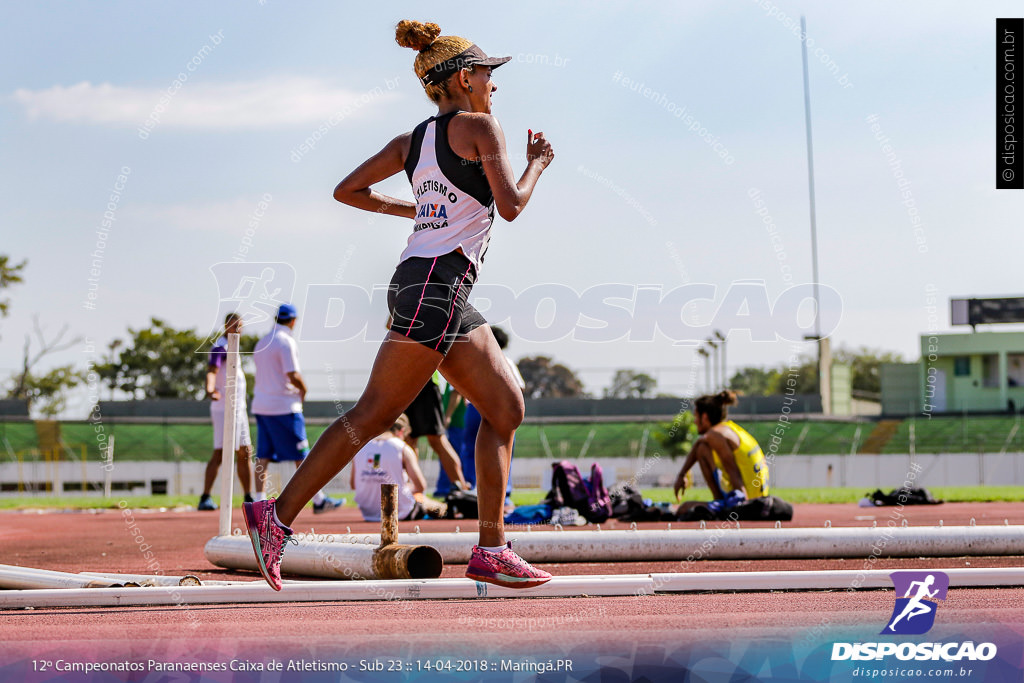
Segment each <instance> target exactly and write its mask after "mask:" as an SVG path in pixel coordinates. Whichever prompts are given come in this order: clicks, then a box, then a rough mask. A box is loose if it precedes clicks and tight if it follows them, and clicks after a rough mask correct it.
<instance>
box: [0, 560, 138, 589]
mask: <svg viewBox="0 0 1024 683" xmlns="http://www.w3.org/2000/svg"><path fill="white" fill-rule="evenodd" d="M122 583H124V582H123V581H114V580H112V579H100V578H96V577H94V576H80V575H78V574H69V573H67V572H54V571H49V570H47V569H34V568H31V567H18V566H15V565H8V564H3V565H0V588H6V589H14V590H32V589H43V588H62V589H88V590H97V589H99V588H108V587H110V586H113V585H120V584H122Z"/></svg>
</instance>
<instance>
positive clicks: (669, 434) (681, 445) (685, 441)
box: [654, 411, 697, 458]
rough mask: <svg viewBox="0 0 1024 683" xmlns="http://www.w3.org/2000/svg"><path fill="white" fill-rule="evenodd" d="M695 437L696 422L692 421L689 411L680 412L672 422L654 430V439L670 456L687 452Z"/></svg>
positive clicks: (691, 446) (691, 414)
mask: <svg viewBox="0 0 1024 683" xmlns="http://www.w3.org/2000/svg"><path fill="white" fill-rule="evenodd" d="M696 439H697V424H696V423H695V422H694V421H693V413H691V412H689V411H682V412H680V413H679V414H678V415H676V416H675V418H673V419H672V422H670V423H668V424H665V425H661V426H660V427H658V429H656V430H654V440H655V441H657V442H658V443H660V444H661V447H662V448H664V449H665V453H666V454H667V455H669V456H671V457H672V458H677V457H679V456H680V455H686V454H688V453H689V452H690V449H691V448H693V442H694V441H695V440H696Z"/></svg>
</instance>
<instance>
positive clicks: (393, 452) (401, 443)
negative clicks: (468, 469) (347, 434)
mask: <svg viewBox="0 0 1024 683" xmlns="http://www.w3.org/2000/svg"><path fill="white" fill-rule="evenodd" d="M408 433H409V418H407V417H406V416H405V415H404V414H403V415H399V416H398V419H397V420H395V424H394V425H392V426H391V429H390V430H389V431H386V432H384V433H383V434H381V435H380V436H378V437H377V438H375V439H371V440H370V441H368V442H367V443H366V445H365V446H363V447H362V448H361V449H360V450H359V452H358V453H356V455H355V457H354V458H353V459H352V472H351V474H350V481H351V484H352V490H353V491H355V493H356V505H358V506H359V511H360V512H361V513H363V519H364V520H366V521H367V522H379V521H380V485H381V484H398V519H399V520H403V521H405V520H411V519H423V517H424V516H425V515H427V514H429V515H431V516H432V517H443V516H444V513H445V505H444V504H443V503H438V502H436V501H433V500H430V499H429V498H427V497H425V496H424V495H423V491H424V490H425V489H426V487H427V480H426V478H425V477H424V476H423V471H422V470H420V465H419V461H418V460H417V458H416V452H415V451H413V449H412V448H410V447H409V445H408V444H407V443H406V442H405V437H406V435H408Z"/></svg>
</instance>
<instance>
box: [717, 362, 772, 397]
mask: <svg viewBox="0 0 1024 683" xmlns="http://www.w3.org/2000/svg"><path fill="white" fill-rule="evenodd" d="M781 378H782V375H781V373H780V371H779V370H778V369H777V368H756V367H747V368H741V369H740V370H739V371H737V372H736V374H735V375H733V376H732V379H731V380H729V388H730V389H732V390H733V391H735V392H737V393H740V394H745V395H747V396H770V395H772V394H776V393H778V392H779V386H780V380H781Z"/></svg>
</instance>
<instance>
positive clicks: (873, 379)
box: [832, 346, 903, 395]
mask: <svg viewBox="0 0 1024 683" xmlns="http://www.w3.org/2000/svg"><path fill="white" fill-rule="evenodd" d="M832 358H833V361H834V362H837V363H848V364H849V365H850V374H851V385H852V389H853V390H854V391H863V392H868V393H872V394H878V395H881V393H882V374H881V365H882V363H902V362H903V355H902V354H900V353H897V352H895V351H883V350H881V349H871V348H868V347H866V346H862V347H860V348H859V349H857V350H856V351H850V350H848V349H844V348H840V349H839V350H838V351H836V352H835V353H834V354H832Z"/></svg>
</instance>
